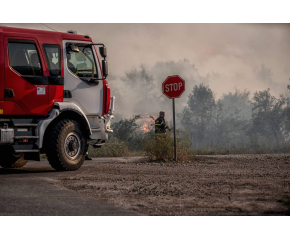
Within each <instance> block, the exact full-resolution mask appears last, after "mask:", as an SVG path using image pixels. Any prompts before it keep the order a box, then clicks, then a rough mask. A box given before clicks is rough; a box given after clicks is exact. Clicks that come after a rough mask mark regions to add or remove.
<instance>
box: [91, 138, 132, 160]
mask: <svg viewBox="0 0 290 240" xmlns="http://www.w3.org/2000/svg"><path fill="white" fill-rule="evenodd" d="M129 155H130V152H129V150H128V143H126V142H124V141H121V140H119V139H118V138H112V139H109V140H108V141H107V142H106V144H105V145H103V146H102V147H101V148H93V147H92V146H90V147H89V156H90V157H125V156H129Z"/></svg>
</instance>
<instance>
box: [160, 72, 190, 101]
mask: <svg viewBox="0 0 290 240" xmlns="http://www.w3.org/2000/svg"><path fill="white" fill-rule="evenodd" d="M184 90H185V81H184V80H183V79H182V78H181V77H179V76H178V75H175V76H169V77H167V78H166V80H165V81H164V82H163V83H162V91H163V94H164V95H166V96H167V97H168V98H179V97H180V96H181V94H182V93H183V92H184Z"/></svg>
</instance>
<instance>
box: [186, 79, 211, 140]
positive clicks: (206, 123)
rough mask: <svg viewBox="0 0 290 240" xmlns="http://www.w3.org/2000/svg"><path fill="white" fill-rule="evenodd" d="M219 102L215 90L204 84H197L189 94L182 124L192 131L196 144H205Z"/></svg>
mask: <svg viewBox="0 0 290 240" xmlns="http://www.w3.org/2000/svg"><path fill="white" fill-rule="evenodd" d="M216 109H217V104H216V102H215V97H214V93H213V91H212V90H211V89H210V88H209V87H208V86H205V85H203V84H199V85H195V86H194V88H193V91H192V93H191V94H189V97H188V102H187V107H185V108H184V110H183V114H182V115H183V118H182V120H181V123H182V125H183V126H184V127H185V128H186V129H187V130H188V131H189V132H190V135H191V138H192V139H194V141H193V142H194V143H195V145H198V146H202V145H204V141H205V136H206V134H207V131H208V130H209V127H210V125H211V121H212V119H213V115H214V112H215V110H216Z"/></svg>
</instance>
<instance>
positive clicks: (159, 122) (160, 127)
mask: <svg viewBox="0 0 290 240" xmlns="http://www.w3.org/2000/svg"><path fill="white" fill-rule="evenodd" d="M164 118H165V112H162V111H161V112H160V113H159V118H157V119H156V120H155V137H158V136H162V137H165V136H166V129H168V130H169V131H171V129H170V127H168V126H167V125H166V123H165V119H164Z"/></svg>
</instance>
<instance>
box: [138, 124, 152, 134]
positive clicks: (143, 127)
mask: <svg viewBox="0 0 290 240" xmlns="http://www.w3.org/2000/svg"><path fill="white" fill-rule="evenodd" d="M140 130H141V131H142V132H144V133H146V132H149V131H150V128H149V126H148V124H147V123H144V124H143V125H142V126H141V127H140Z"/></svg>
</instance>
